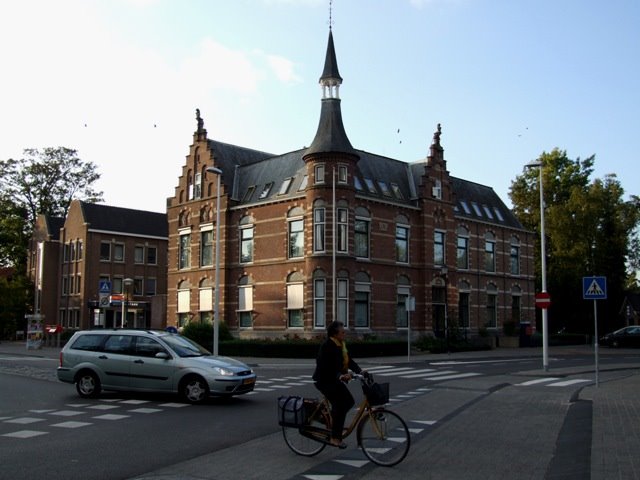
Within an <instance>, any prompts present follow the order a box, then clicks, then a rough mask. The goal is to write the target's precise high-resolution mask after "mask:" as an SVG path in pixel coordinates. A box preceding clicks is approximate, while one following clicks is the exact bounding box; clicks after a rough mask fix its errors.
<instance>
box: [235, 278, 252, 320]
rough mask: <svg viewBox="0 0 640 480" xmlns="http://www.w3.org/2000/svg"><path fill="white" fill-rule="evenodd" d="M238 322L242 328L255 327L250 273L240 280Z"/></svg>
mask: <svg viewBox="0 0 640 480" xmlns="http://www.w3.org/2000/svg"><path fill="white" fill-rule="evenodd" d="M238 324H239V325H240V328H251V327H253V285H251V278H249V276H248V275H244V276H243V277H242V278H240V280H239V281H238Z"/></svg>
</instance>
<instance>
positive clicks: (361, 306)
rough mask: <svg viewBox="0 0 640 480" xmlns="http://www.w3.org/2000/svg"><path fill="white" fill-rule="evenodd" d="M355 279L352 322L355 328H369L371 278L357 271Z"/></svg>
mask: <svg viewBox="0 0 640 480" xmlns="http://www.w3.org/2000/svg"><path fill="white" fill-rule="evenodd" d="M355 281H356V283H355V295H356V298H355V303H354V309H355V311H354V324H355V327H356V328H370V326H371V324H370V323H371V320H370V308H371V278H369V275H367V274H366V273H365V272H358V273H356V278H355Z"/></svg>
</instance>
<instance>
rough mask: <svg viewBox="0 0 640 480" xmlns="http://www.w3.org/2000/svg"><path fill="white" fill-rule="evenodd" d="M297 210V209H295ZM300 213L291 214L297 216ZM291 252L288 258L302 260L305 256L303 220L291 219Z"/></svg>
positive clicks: (289, 224)
mask: <svg viewBox="0 0 640 480" xmlns="http://www.w3.org/2000/svg"><path fill="white" fill-rule="evenodd" d="M294 210H295V209H294ZM297 213H298V212H291V213H290V215H295V214H297ZM287 223H288V229H289V251H288V258H300V257H303V256H304V220H303V219H302V218H296V219H289V221H288V222H287Z"/></svg>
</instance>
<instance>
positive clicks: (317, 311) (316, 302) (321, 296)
mask: <svg viewBox="0 0 640 480" xmlns="http://www.w3.org/2000/svg"><path fill="white" fill-rule="evenodd" d="M326 324H327V280H326V279H325V278H314V280H313V326H314V328H325V327H326Z"/></svg>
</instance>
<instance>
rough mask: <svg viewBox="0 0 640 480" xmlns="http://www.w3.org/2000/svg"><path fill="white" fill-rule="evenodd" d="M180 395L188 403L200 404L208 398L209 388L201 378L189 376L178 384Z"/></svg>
mask: <svg viewBox="0 0 640 480" xmlns="http://www.w3.org/2000/svg"><path fill="white" fill-rule="evenodd" d="M180 395H181V396H182V398H184V399H185V400H186V401H187V402H189V403H194V404H195V403H202V402H204V401H205V399H206V398H207V397H208V396H209V386H208V385H207V382H205V380H204V379H203V378H202V377H199V376H196V375H193V376H189V377H187V378H185V379H184V380H182V382H181V383H180Z"/></svg>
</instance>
